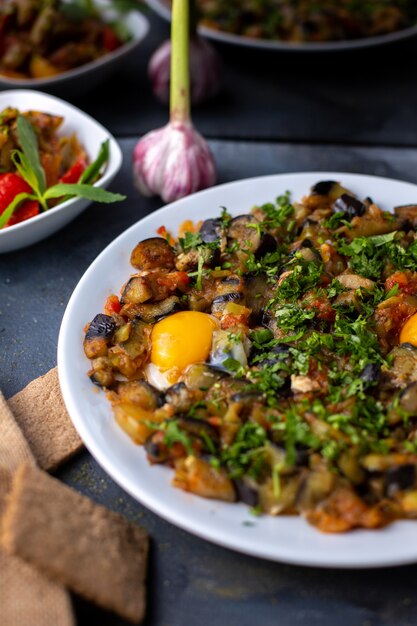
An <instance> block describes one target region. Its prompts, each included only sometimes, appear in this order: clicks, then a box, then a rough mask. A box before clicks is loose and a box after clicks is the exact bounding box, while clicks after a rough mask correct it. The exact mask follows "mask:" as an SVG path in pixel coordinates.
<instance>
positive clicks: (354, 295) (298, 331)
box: [84, 180, 417, 532]
mask: <svg viewBox="0 0 417 626" xmlns="http://www.w3.org/2000/svg"><path fill="white" fill-rule="evenodd" d="M416 226H417V207H416V206H415V205H412V206H400V207H397V208H396V209H395V211H394V214H391V213H387V212H384V211H382V210H381V209H380V208H379V207H378V205H377V204H376V203H375V202H374V201H373V200H372V199H371V198H365V199H359V198H357V197H356V196H355V195H354V193H353V192H351V191H350V190H348V189H346V188H344V187H343V186H342V184H340V183H338V182H336V181H331V180H326V181H321V182H319V183H317V184H315V185H314V186H313V187H312V189H311V190H310V193H309V194H308V195H307V196H305V197H304V198H303V199H302V200H301V201H297V202H294V201H293V200H292V198H291V197H290V196H289V194H283V195H282V196H280V197H279V198H278V199H277V200H276V201H275V202H271V203H268V204H264V205H262V206H257V207H255V208H254V209H253V210H252V212H251V213H248V214H243V215H240V216H238V217H233V218H232V217H231V216H230V215H229V214H228V212H227V211H226V210H223V212H222V214H221V215H219V216H215V217H213V218H210V219H206V220H205V221H204V222H202V223H199V224H197V225H194V224H193V223H192V222H186V223H185V224H184V225H183V226H182V228H181V232H180V233H179V235H178V237H177V238H174V237H173V236H172V235H171V234H170V233H168V232H166V231H165V229H164V228H163V227H161V228H160V229H159V231H158V234H159V235H160V237H155V238H151V239H146V240H144V241H142V242H140V243H139V244H138V245H137V246H136V247H135V249H134V250H133V251H132V255H131V263H132V265H133V267H134V268H135V273H134V274H133V275H131V276H130V277H129V278H128V279H127V281H126V282H125V284H124V285H123V286H122V288H121V291H120V294H119V295H113V296H111V297H110V298H108V300H107V302H106V304H105V307H104V313H99V314H98V315H97V316H96V317H95V318H94V319H93V321H92V322H91V323H90V324H89V325H88V326H87V329H86V335H85V339H84V350H85V354H86V356H87V357H88V358H90V359H91V360H92V368H91V370H90V372H89V376H90V378H91V380H92V381H93V382H94V383H95V384H97V385H99V386H101V387H103V388H105V389H106V390H107V395H108V398H109V400H110V402H111V404H112V407H113V410H114V414H115V417H116V420H117V422H118V423H119V425H120V426H121V427H122V428H123V429H124V430H125V431H126V432H127V433H128V434H129V436H130V437H131V438H132V439H133V440H134V441H135V442H136V443H138V444H142V445H144V446H145V449H146V452H147V456H148V459H149V461H150V463H153V464H154V463H157V464H165V465H168V466H170V467H172V468H174V471H175V474H174V485H175V486H177V487H180V488H182V489H185V490H186V491H190V492H192V493H195V494H197V495H200V496H204V497H208V498H215V499H220V500H224V501H227V502H235V501H237V500H242V501H244V502H246V503H247V504H248V505H249V506H251V507H252V510H253V511H254V512H256V513H269V514H272V515H278V514H300V515H303V516H304V517H305V518H306V519H307V520H308V521H309V522H310V523H311V524H313V525H314V526H315V527H317V528H318V529H320V530H322V531H325V532H344V531H348V530H350V529H352V528H356V527H364V528H378V527H380V526H383V525H386V524H388V523H389V522H391V521H393V520H395V519H399V518H406V517H411V518H412V517H415V516H417V431H416V426H417V422H416V419H417V239H416Z"/></svg>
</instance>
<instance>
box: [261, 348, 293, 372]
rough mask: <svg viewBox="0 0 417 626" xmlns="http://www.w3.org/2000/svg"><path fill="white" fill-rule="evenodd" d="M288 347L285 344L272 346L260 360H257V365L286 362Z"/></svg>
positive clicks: (265, 365) (272, 364)
mask: <svg viewBox="0 0 417 626" xmlns="http://www.w3.org/2000/svg"><path fill="white" fill-rule="evenodd" d="M290 358H291V357H290V348H289V346H287V345H286V344H278V345H277V346H273V347H272V348H271V349H270V350H269V352H267V353H266V354H265V355H264V358H263V359H262V361H259V365H261V366H262V367H272V366H274V365H277V363H284V362H285V363H288V359H290Z"/></svg>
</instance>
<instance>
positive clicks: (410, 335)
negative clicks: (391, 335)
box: [400, 313, 417, 346]
mask: <svg viewBox="0 0 417 626" xmlns="http://www.w3.org/2000/svg"><path fill="white" fill-rule="evenodd" d="M400 343H411V345H413V346H417V313H414V315H412V316H411V317H409V318H408V320H407V321H406V323H405V324H404V326H403V327H402V329H401V332H400Z"/></svg>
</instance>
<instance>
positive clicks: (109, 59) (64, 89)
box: [0, 0, 149, 96]
mask: <svg viewBox="0 0 417 626" xmlns="http://www.w3.org/2000/svg"><path fill="white" fill-rule="evenodd" d="M96 4H98V5H102V6H104V7H105V6H106V5H107V2H106V0H96ZM116 15H117V16H118V20H119V21H120V22H121V23H122V24H123V26H124V27H125V28H126V29H127V31H128V32H129V33H130V35H131V37H132V39H131V40H130V41H129V42H127V43H125V44H123V45H122V46H120V48H118V49H117V50H114V52H110V53H109V54H106V55H104V56H102V57H100V58H99V59H97V60H96V61H92V62H91V63H86V64H85V65H81V66H80V67H77V68H75V69H73V70H69V71H68V72H63V73H62V74H57V75H56V76H50V77H49V78H26V79H24V78H23V79H20V78H8V77H6V76H0V90H1V89H19V88H29V89H44V90H45V91H48V92H52V93H56V94H59V95H61V96H65V95H68V96H70V95H71V96H73V95H74V93H75V94H77V96H79V95H80V94H81V93H84V92H85V91H89V90H91V89H94V88H95V87H96V86H97V85H98V84H99V83H101V82H102V81H103V80H104V79H105V78H107V77H108V76H109V75H110V74H112V73H113V72H114V71H115V70H116V69H117V68H118V67H119V66H120V65H121V64H122V63H123V62H124V61H125V60H126V58H127V57H129V56H130V55H131V54H133V53H134V51H135V50H136V48H137V47H138V46H139V45H140V44H141V43H142V41H143V40H144V39H145V37H146V35H147V34H148V31H149V22H148V20H147V19H146V18H145V17H144V16H143V15H142V14H141V13H139V12H138V11H130V12H129V13H125V14H123V15H118V14H117V13H116V12H115V11H114V10H111V9H108V10H106V11H104V16H105V17H106V18H108V19H109V20H110V19H111V18H114V17H115V16H116Z"/></svg>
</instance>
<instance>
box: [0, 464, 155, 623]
mask: <svg viewBox="0 0 417 626" xmlns="http://www.w3.org/2000/svg"><path fill="white" fill-rule="evenodd" d="M1 542H2V545H3V547H4V548H5V549H6V550H7V551H9V552H10V553H12V554H15V555H17V556H19V557H21V558H22V559H24V560H26V561H28V562H30V563H32V564H33V565H35V566H36V567H38V568H39V569H40V570H41V571H43V572H45V573H46V574H47V575H49V576H50V577H51V578H53V579H54V580H59V581H60V582H62V583H63V584H64V585H66V586H67V587H69V588H70V589H72V590H73V591H75V592H76V593H79V594H80V595H82V596H84V597H85V598H87V599H88V600H92V601H93V602H96V603H97V604H98V605H100V606H102V607H104V608H106V609H110V610H112V611H114V612H115V613H118V614H119V615H121V616H122V617H124V618H125V619H128V620H130V621H132V622H134V623H137V622H140V621H141V620H142V619H143V617H144V614H145V602H146V598H145V585H144V583H145V575H146V566H147V555H148V536H147V534H146V532H145V531H144V530H142V529H141V528H139V527H138V526H135V525H134V524H132V523H130V522H128V521H127V520H126V519H125V518H124V517H122V516H121V515H119V514H117V513H114V512H113V511H109V510H108V509H106V508H104V507H102V506H100V505H98V504H95V503H94V502H92V501H91V500H89V499H88V498H86V497H85V496H82V495H81V494H79V493H77V492H76V491H74V490H73V489H71V488H70V487H67V486H66V485H63V484H62V483H61V482H59V481H58V480H56V479H55V478H52V477H51V476H49V475H48V474H46V473H45V472H42V471H41V470H39V469H37V468H36V467H33V466H30V465H22V466H21V467H20V468H19V469H18V470H17V472H16V474H15V476H14V480H13V485H12V489H11V491H10V495H9V498H8V503H7V507H6V510H5V512H4V516H3V533H2V537H1Z"/></svg>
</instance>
